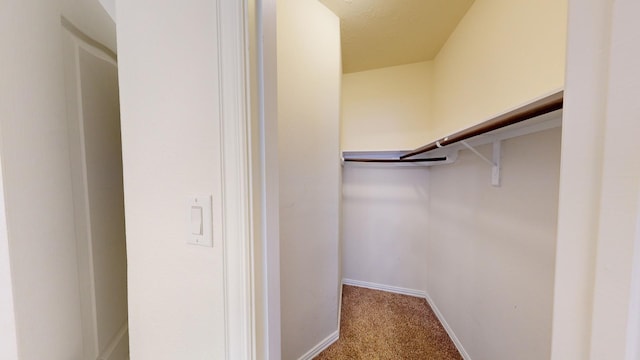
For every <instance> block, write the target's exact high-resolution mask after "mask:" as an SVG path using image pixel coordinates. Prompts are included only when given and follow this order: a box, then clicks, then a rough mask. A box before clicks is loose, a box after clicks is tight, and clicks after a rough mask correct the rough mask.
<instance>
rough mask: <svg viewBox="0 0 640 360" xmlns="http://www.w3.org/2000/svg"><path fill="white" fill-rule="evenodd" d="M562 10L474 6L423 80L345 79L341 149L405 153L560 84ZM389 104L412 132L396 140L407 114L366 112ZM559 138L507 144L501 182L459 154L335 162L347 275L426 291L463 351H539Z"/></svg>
mask: <svg viewBox="0 0 640 360" xmlns="http://www.w3.org/2000/svg"><path fill="white" fill-rule="evenodd" d="M566 7H567V2H566V1H526V2H510V1H497V0H476V1H475V2H474V4H473V5H472V6H471V8H470V9H469V10H468V12H467V14H466V15H465V17H464V18H463V19H462V20H461V22H460V23H459V25H458V27H457V28H456V30H455V31H454V33H453V34H452V35H451V37H450V38H449V40H448V41H447V43H446V44H445V45H444V46H443V48H442V49H441V51H440V53H439V54H438V55H437V56H436V58H435V59H434V60H433V61H431V62H427V64H428V65H426V66H422V67H424V68H427V67H428V68H429V70H428V71H429V72H428V76H425V75H419V74H418V70H417V69H419V68H421V65H419V64H410V65H402V66H396V67H391V68H385V69H377V70H371V71H364V72H359V73H352V74H344V75H343V103H342V119H341V121H342V125H341V126H342V129H343V134H342V139H341V145H342V151H367V150H369V151H371V150H375V151H380V150H390V148H391V146H393V147H394V148H393V150H410V149H413V148H415V147H418V146H420V145H424V144H426V143H429V142H431V141H432V140H436V139H439V138H442V137H444V136H447V135H449V134H452V133H454V132H456V131H459V130H461V129H465V128H467V127H470V126H472V125H475V124H477V123H479V122H481V121H483V120H486V119H488V118H491V117H493V116H495V115H496V114H499V113H502V112H505V111H506V110H509V109H513V108H515V107H517V106H519V105H522V104H524V103H527V102H530V101H532V100H533V99H536V98H539V97H541V96H543V95H547V94H550V93H552V92H555V91H557V90H558V89H560V88H562V85H563V80H564V64H565V54H564V51H565V37H566ZM541 23H544V24H545V26H544V28H541V27H540V26H538V25H537V24H541ZM514 49H518V51H514ZM409 72H413V75H412V78H413V79H414V81H416V84H412V85H411V86H408V85H406V84H405V83H404V82H405V81H406V80H405V79H406V76H404V75H403V74H407V73H409ZM419 79H426V80H424V82H422V83H421V82H420V80H419ZM393 89H405V90H406V89H411V90H410V91H407V93H400V92H398V93H390V94H388V95H386V96H385V94H384V93H385V91H395V90H393ZM363 94H367V96H365V95H363ZM424 94H428V95H427V96H426V97H425V95H424ZM420 97H422V103H418V102H417V101H416V99H417V98H420ZM393 108H397V109H399V110H398V111H397V113H399V114H403V113H409V114H419V116H420V117H421V118H422V119H423V121H422V123H421V127H418V128H417V129H416V130H414V131H413V132H409V131H405V132H404V134H405V137H404V138H403V135H402V134H403V133H402V132H401V131H398V130H399V129H405V130H406V129H411V128H412V127H413V126H415V123H414V121H413V119H414V118H413V116H397V117H396V116H393V115H389V116H388V117H387V121H386V122H385V121H379V120H378V119H377V118H372V120H371V121H370V122H367V121H366V118H365V116H364V114H390V112H389V109H393ZM558 116H561V115H560V114H558ZM380 117H382V116H380ZM356 124H357V125H358V126H357V128H358V131H355V130H353V129H355V128H356ZM385 132H386V133H388V134H390V135H389V138H388V139H387V140H386V141H385V140H381V137H380V134H382V133H385ZM560 132H561V130H560V129H559V128H553V129H549V130H545V131H541V132H537V133H532V134H529V135H524V136H519V137H514V138H510V139H506V140H504V141H503V143H502V179H501V180H502V184H501V186H500V187H493V186H491V167H490V166H489V165H487V164H486V163H485V162H484V161H483V160H481V159H480V158H479V157H477V156H476V155H475V154H473V153H471V152H470V151H468V150H462V151H460V153H459V155H460V156H459V159H458V161H457V162H456V163H454V164H451V165H435V166H430V167H408V166H406V165H402V166H398V165H395V166H394V165H384V164H376V165H371V164H368V165H362V164H353V163H345V165H344V179H343V215H342V216H343V217H342V221H343V223H342V228H343V238H342V249H343V260H342V263H343V268H344V273H343V275H344V276H343V281H345V283H355V284H359V285H365V286H371V287H377V288H381V289H387V290H394V291H400V292H405V293H408V294H413V295H417V296H425V297H427V298H428V299H429V301H430V302H431V304H432V306H433V307H434V310H436V311H437V312H438V315H439V316H440V318H441V320H442V321H443V323H444V324H445V327H446V328H447V331H448V332H449V334H450V335H451V336H452V337H453V339H454V341H455V342H456V345H457V346H458V348H459V349H460V351H461V353H462V354H463V355H464V356H465V358H470V359H485V358H486V359H489V358H496V359H500V358H525V359H539V358H546V357H548V354H549V352H550V346H551V345H550V343H551V316H552V303H553V275H554V274H553V268H554V261H555V232H556V216H557V205H558V182H559V167H560ZM416 133H420V134H421V135H420V136H423V138H422V140H421V143H416V140H415V138H416V137H415V136H414V135H415V134H416ZM422 134H426V135H422ZM392 143H393V145H391V144H392ZM379 144H381V146H380V145H379ZM478 150H479V151H480V152H481V153H482V154H484V155H485V156H487V157H488V158H491V145H490V144H488V145H483V146H479V147H478ZM521 339H526V340H521ZM523 356H524V357H523Z"/></svg>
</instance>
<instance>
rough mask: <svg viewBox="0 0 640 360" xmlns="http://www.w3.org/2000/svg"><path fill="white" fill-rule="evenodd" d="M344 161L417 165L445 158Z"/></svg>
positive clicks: (354, 159)
mask: <svg viewBox="0 0 640 360" xmlns="http://www.w3.org/2000/svg"><path fill="white" fill-rule="evenodd" d="M344 161H349V162H366V163H417V162H432V161H447V157H446V156H441V157H435V158H426V159H404V160H403V159H367V158H345V159H344Z"/></svg>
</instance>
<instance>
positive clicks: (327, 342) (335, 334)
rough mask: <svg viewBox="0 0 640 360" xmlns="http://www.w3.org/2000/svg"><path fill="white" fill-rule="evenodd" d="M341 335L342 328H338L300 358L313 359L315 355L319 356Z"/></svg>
mask: <svg viewBox="0 0 640 360" xmlns="http://www.w3.org/2000/svg"><path fill="white" fill-rule="evenodd" d="M339 337H340V330H336V331H334V332H332V333H331V334H330V335H329V336H327V337H326V338H325V339H324V340H322V341H321V342H319V343H318V345H316V346H314V347H313V348H312V349H311V350H309V351H307V353H306V354H304V355H302V356H300V357H299V358H298V360H311V359H313V358H314V357H316V356H318V355H319V354H320V353H321V352H323V351H324V350H326V349H327V348H328V347H329V346H331V345H332V344H333V343H334V342H336V341H337V340H338V338H339Z"/></svg>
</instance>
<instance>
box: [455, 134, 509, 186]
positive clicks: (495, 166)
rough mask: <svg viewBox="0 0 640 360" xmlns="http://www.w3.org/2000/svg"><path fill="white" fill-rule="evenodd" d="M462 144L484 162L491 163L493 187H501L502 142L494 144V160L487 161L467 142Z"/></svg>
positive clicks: (498, 141)
mask: <svg viewBox="0 0 640 360" xmlns="http://www.w3.org/2000/svg"><path fill="white" fill-rule="evenodd" d="M460 143H461V144H462V145H464V147H466V148H467V149H469V150H471V152H473V153H474V154H476V155H478V156H479V157H480V158H481V159H482V160H484V161H485V162H487V163H489V165H491V185H493V186H496V187H497V186H500V159H501V157H502V149H501V146H502V141H500V140H496V141H494V142H493V160H489V159H487V158H486V157H485V156H484V155H482V154H481V153H480V152H479V151H478V150H476V149H475V148H474V147H472V146H471V145H469V144H467V142H466V141H464V140H462V141H460Z"/></svg>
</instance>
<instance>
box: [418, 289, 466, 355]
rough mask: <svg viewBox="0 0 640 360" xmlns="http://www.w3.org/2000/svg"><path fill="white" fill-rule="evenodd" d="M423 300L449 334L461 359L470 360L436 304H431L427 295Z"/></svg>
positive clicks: (431, 301)
mask: <svg viewBox="0 0 640 360" xmlns="http://www.w3.org/2000/svg"><path fill="white" fill-rule="evenodd" d="M424 298H425V299H426V300H427V302H428V303H429V306H431V310H433V312H434V314H436V317H437V318H438V320H440V323H441V324H442V327H444V329H445V331H446V332H447V334H449V337H450V338H451V341H453V344H454V345H455V346H456V348H457V349H458V352H459V353H460V355H462V358H463V359H465V360H471V357H470V356H469V353H467V350H465V349H464V346H462V342H460V339H458V337H457V336H456V333H454V332H453V329H452V328H451V326H449V324H448V323H447V320H445V319H444V315H442V313H441V312H440V310H439V309H438V307H437V306H436V304H435V303H434V302H433V300H431V297H429V295H428V294H425V297H424Z"/></svg>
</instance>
